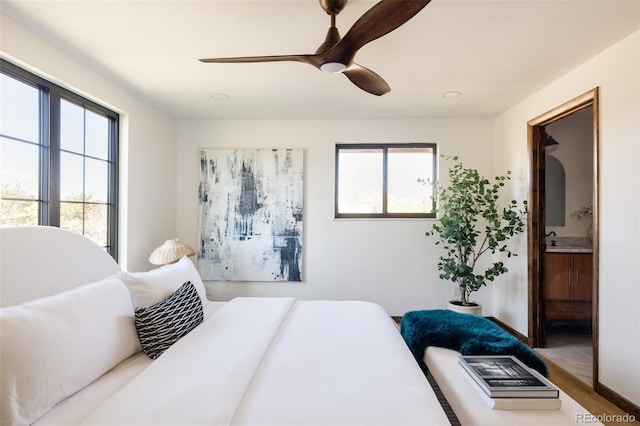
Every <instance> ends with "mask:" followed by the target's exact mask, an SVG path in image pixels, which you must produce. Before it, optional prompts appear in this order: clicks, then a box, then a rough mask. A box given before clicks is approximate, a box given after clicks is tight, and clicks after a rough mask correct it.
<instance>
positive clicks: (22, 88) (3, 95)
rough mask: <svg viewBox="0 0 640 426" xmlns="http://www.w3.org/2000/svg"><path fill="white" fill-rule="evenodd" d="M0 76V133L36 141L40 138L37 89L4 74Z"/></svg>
mask: <svg viewBox="0 0 640 426" xmlns="http://www.w3.org/2000/svg"><path fill="white" fill-rule="evenodd" d="M0 77H1V79H0V133H2V134H3V135H5V136H11V137H12V138H17V139H22V140H26V141H29V142H35V143H38V142H39V139H40V138H39V134H40V125H39V123H40V101H39V97H40V96H39V92H38V89H37V88H35V87H33V86H29V85H28V84H25V83H23V82H21V81H18V80H16V79H15V78H12V77H9V76H8V75H5V74H2V75H0Z"/></svg>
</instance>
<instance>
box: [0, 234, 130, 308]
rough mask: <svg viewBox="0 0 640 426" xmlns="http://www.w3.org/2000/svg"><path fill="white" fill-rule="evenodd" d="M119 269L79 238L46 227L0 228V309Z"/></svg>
mask: <svg viewBox="0 0 640 426" xmlns="http://www.w3.org/2000/svg"><path fill="white" fill-rule="evenodd" d="M119 270H120V267H119V266H118V264H117V263H116V262H115V261H114V260H113V258H112V257H111V256H110V255H109V254H108V253H107V252H106V251H105V250H104V249H102V248H101V247H99V246H98V245H97V244H95V243H94V242H93V241H91V240H89V239H88V238H86V237H83V236H82V235H78V234H75V233H73V232H70V231H65V230H63V229H60V228H53V227H48V226H15V227H14V226H11V227H0V306H11V305H15V304H18V303H22V302H26V301H28V300H32V299H37V298H40V297H45V296H50V295H53V294H56V293H60V292H62V291H65V290H69V289H72V288H74V287H77V286H80V285H83V284H88V283H92V282H95V281H98V280H101V279H103V278H106V277H107V276H109V275H111V274H113V273H115V272H118V271H119Z"/></svg>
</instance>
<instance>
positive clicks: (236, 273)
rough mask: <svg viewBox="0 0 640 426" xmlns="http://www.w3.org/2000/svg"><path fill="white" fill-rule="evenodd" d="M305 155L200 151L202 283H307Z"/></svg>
mask: <svg viewBox="0 0 640 426" xmlns="http://www.w3.org/2000/svg"><path fill="white" fill-rule="evenodd" d="M302 195H303V151H302V150H301V149H202V150H200V186H199V198H200V214H201V215H200V218H201V219H200V247H199V249H198V257H199V259H198V269H199V272H200V275H201V276H202V279H203V280H213V281H302V270H301V264H302V202H303V197H302Z"/></svg>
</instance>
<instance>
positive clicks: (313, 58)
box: [200, 55, 324, 68]
mask: <svg viewBox="0 0 640 426" xmlns="http://www.w3.org/2000/svg"><path fill="white" fill-rule="evenodd" d="M289 61H291V62H304V63H305V64H309V65H313V66H314V67H316V68H320V65H322V64H323V62H324V60H323V59H322V56H321V55H276V56H245V57H237V58H207V59H200V62H206V63H224V64H241V63H248V62H289Z"/></svg>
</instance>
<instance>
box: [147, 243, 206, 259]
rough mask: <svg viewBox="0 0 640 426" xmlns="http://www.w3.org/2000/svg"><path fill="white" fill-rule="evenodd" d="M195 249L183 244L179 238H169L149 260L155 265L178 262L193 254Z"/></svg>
mask: <svg viewBox="0 0 640 426" xmlns="http://www.w3.org/2000/svg"><path fill="white" fill-rule="evenodd" d="M194 254H196V252H195V250H194V249H192V248H191V247H190V246H187V245H185V244H182V243H181V242H180V240H179V239H177V238H175V239H173V240H167V241H165V242H164V244H163V245H161V246H160V247H158V248H157V249H155V250H154V251H153V253H151V256H149V262H151V263H153V264H154V265H166V264H169V263H173V262H176V261H178V260H180V259H182V258H183V257H185V256H193V255H194Z"/></svg>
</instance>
